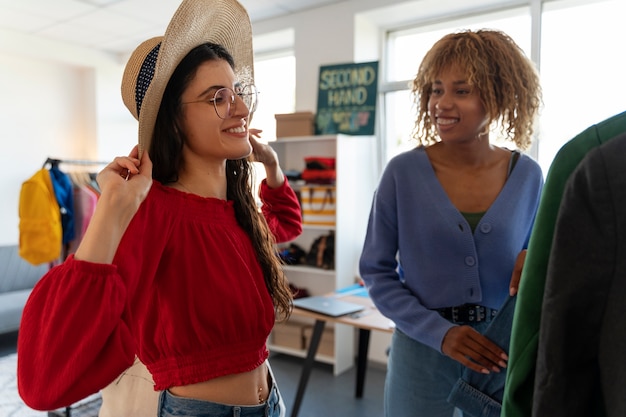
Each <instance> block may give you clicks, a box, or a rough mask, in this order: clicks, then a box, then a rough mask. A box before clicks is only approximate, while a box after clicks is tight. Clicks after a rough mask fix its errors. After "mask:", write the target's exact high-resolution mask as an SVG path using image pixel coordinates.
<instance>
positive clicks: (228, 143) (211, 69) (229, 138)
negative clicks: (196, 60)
mask: <svg viewBox="0 0 626 417" xmlns="http://www.w3.org/2000/svg"><path fill="white" fill-rule="evenodd" d="M224 87H228V88H231V89H232V90H233V91H235V92H236V91H238V89H239V86H238V83H237V80H236V79H235V74H234V72H233V70H232V68H231V67H230V65H229V64H228V62H226V61H224V60H222V59H217V60H212V61H206V62H204V63H202V64H201V65H200V66H199V67H198V69H197V71H196V73H195V76H194V77H193V79H192V80H191V81H190V82H189V84H188V86H187V88H186V89H185V91H184V92H183V94H182V97H181V102H182V103H185V104H184V105H183V118H182V128H183V129H184V131H185V133H186V140H185V143H184V145H183V155H184V158H185V159H186V160H189V159H190V158H189V157H191V156H194V157H196V158H200V159H202V160H205V161H210V160H211V161H215V162H219V163H224V162H225V160H226V159H241V158H245V157H247V156H248V155H250V153H251V152H252V146H251V145H250V141H249V140H248V126H247V123H248V116H249V111H248V108H247V107H246V105H245V104H244V102H243V100H242V99H241V98H240V97H239V96H237V95H235V101H234V103H233V104H231V111H230V114H229V115H226V112H225V111H223V110H222V109H223V107H222V106H226V105H227V104H226V103H221V104H220V103H217V105H218V106H220V111H221V113H222V115H223V116H225V118H224V119H222V118H220V116H218V114H217V112H216V108H215V106H214V104H213V98H214V96H215V92H216V91H217V90H219V89H220V88H224ZM190 154H191V155H190Z"/></svg>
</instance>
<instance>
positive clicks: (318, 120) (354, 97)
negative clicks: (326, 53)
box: [315, 61, 378, 135]
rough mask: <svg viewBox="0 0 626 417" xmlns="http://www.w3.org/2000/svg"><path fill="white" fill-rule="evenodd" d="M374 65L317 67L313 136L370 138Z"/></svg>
mask: <svg viewBox="0 0 626 417" xmlns="http://www.w3.org/2000/svg"><path fill="white" fill-rule="evenodd" d="M377 87H378V61H375V62H364V63H353V64H340V65H326V66H321V67H320V73H319V82H318V94H317V114H316V116H315V133H316V134H318V135H328V134H336V133H343V134H347V135H373V134H374V125H375V121H376V97H377Z"/></svg>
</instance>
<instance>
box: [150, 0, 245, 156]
mask: <svg viewBox="0 0 626 417" xmlns="http://www.w3.org/2000/svg"><path fill="white" fill-rule="evenodd" d="M207 42H211V43H215V44H218V45H221V46H223V47H224V48H226V50H227V51H228V52H229V53H230V54H231V55H232V57H233V59H234V61H235V73H236V74H237V76H238V77H239V80H240V81H242V82H245V83H253V82H254V66H253V49H252V25H251V23H250V18H249V16H248V12H247V11H246V9H245V8H244V7H243V6H242V5H241V4H239V2H237V1H235V0H184V1H183V2H182V3H181V5H180V6H179V8H178V10H177V11H176V13H175V14H174V16H173V17H172V19H171V21H170V23H169V25H168V27H167V30H166V31H165V35H164V36H163V38H162V43H161V47H160V49H159V53H158V58H157V62H156V68H155V71H154V77H153V78H152V81H151V82H150V86H149V87H148V89H147V90H146V94H145V97H144V99H143V103H142V105H141V111H140V113H139V157H141V155H142V153H143V151H149V149H150V144H151V141H152V135H153V133H154V125H155V122H156V117H157V114H158V112H159V107H160V106H161V100H162V98H163V92H164V91H165V87H166V86H167V83H168V81H169V79H170V77H171V76H172V74H173V72H174V70H175V69H176V67H177V66H178V64H179V63H180V62H181V60H182V59H183V58H184V57H185V56H186V55H187V54H188V53H189V52H190V51H191V50H192V49H193V48H195V47H196V46H198V45H202V44H204V43H207ZM242 77H243V78H245V80H242V79H241V78H242Z"/></svg>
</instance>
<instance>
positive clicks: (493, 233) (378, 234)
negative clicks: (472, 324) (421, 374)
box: [359, 148, 543, 351]
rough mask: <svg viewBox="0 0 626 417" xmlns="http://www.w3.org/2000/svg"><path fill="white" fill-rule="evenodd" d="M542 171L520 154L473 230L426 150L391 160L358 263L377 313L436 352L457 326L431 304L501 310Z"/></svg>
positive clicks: (523, 242)
mask: <svg viewBox="0 0 626 417" xmlns="http://www.w3.org/2000/svg"><path fill="white" fill-rule="evenodd" d="M542 186H543V176H542V173H541V168H540V167H539V165H538V164H537V163H536V162H535V161H534V160H532V159H531V158H530V157H528V156H526V155H524V154H522V155H521V156H520V158H519V160H518V161H517V164H516V165H515V168H514V169H513V171H512V172H511V175H510V176H509V178H508V180H507V182H506V183H505V185H504V187H503V188H502V190H501V191H500V194H499V195H498V197H497V198H496V200H495V201H494V202H493V204H492V205H491V207H490V208H489V210H488V211H487V212H486V213H485V215H484V216H483V217H482V219H481V220H480V222H479V223H478V225H477V227H476V230H475V233H472V231H471V229H470V226H469V224H468V223H467V221H466V220H465V218H464V217H463V215H462V214H461V213H460V212H459V211H458V210H457V209H456V207H454V205H452V203H451V201H450V200H449V198H448V196H447V194H446V193H445V191H444V189H443V187H441V184H440V183H439V181H438V179H437V177H436V175H435V171H434V170H433V168H432V165H431V164H430V160H429V159H428V156H427V154H426V151H425V150H424V148H416V149H413V150H410V151H407V152H404V153H402V154H400V155H398V156H396V157H394V158H393V159H392V160H391V161H389V163H388V164H387V166H386V168H385V170H384V172H383V175H382V178H381V180H380V184H379V186H378V188H377V190H376V193H375V195H374V201H373V204H372V208H371V212H370V218H369V223H368V227H367V235H366V238H365V244H364V246H363V252H362V254H361V259H360V263H359V267H360V273H361V277H362V278H363V280H364V281H365V284H366V286H367V288H368V290H369V293H370V296H371V297H372V300H373V301H374V303H375V304H376V306H377V308H378V309H379V310H380V312H381V313H382V314H383V315H385V316H386V317H388V318H389V319H391V320H392V321H394V323H395V324H396V327H397V328H398V329H400V330H402V332H404V333H406V334H407V335H408V336H410V337H411V338H413V339H415V340H417V341H419V342H422V343H424V344H426V345H428V346H430V347H432V348H433V349H436V350H438V351H441V342H442V340H443V337H444V336H445V334H446V332H447V331H448V330H449V329H450V328H451V327H452V326H454V325H453V324H452V323H451V322H449V321H448V320H446V319H444V318H443V317H441V316H440V315H439V313H437V312H436V311H432V309H436V308H442V307H453V306H457V305H461V304H465V303H472V304H479V305H483V306H486V307H490V308H495V309H497V308H499V307H500V306H501V305H502V303H503V302H504V301H505V299H506V297H507V296H508V294H509V282H510V278H511V273H512V271H513V265H514V264H515V259H516V257H517V255H518V253H519V252H520V251H521V250H522V249H524V248H526V246H527V244H528V239H529V236H530V231H531V228H532V225H533V222H534V218H535V213H536V211H537V206H538V202H539V196H540V193H541V188H542Z"/></svg>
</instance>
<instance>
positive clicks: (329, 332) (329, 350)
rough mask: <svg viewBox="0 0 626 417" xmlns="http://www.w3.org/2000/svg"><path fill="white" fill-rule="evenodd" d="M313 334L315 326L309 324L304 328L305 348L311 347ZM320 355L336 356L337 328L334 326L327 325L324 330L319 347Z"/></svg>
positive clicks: (318, 352)
mask: <svg viewBox="0 0 626 417" xmlns="http://www.w3.org/2000/svg"><path fill="white" fill-rule="evenodd" d="M311 336H313V327H311V326H307V327H305V328H304V348H305V349H308V348H309V343H310V342H311ZM317 354H318V355H325V356H334V355H335V329H333V328H332V327H325V328H324V331H323V332H322V338H321V339H320V344H319V346H318V347H317Z"/></svg>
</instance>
